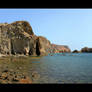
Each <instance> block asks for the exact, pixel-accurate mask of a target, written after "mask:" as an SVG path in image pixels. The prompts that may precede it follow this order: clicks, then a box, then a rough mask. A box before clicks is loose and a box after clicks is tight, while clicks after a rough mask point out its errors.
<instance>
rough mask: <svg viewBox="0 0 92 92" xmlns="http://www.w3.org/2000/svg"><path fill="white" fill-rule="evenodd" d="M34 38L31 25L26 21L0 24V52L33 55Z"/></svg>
mask: <svg viewBox="0 0 92 92" xmlns="http://www.w3.org/2000/svg"><path fill="white" fill-rule="evenodd" d="M36 38H37V36H35V35H34V33H33V30H32V27H31V26H30V24H29V23H28V22H26V21H16V22H14V23H11V24H0V53H1V54H14V55H15V54H26V55H28V54H30V55H34V54H36V53H35V52H36Z"/></svg>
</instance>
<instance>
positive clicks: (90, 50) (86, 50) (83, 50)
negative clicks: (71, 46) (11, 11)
mask: <svg viewBox="0 0 92 92" xmlns="http://www.w3.org/2000/svg"><path fill="white" fill-rule="evenodd" d="M81 52H82V53H85V52H87V53H92V48H88V47H84V48H82V49H81Z"/></svg>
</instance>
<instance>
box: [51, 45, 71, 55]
mask: <svg viewBox="0 0 92 92" xmlns="http://www.w3.org/2000/svg"><path fill="white" fill-rule="evenodd" d="M51 49H52V53H63V52H71V50H70V49H69V47H68V46H65V45H56V44H51Z"/></svg>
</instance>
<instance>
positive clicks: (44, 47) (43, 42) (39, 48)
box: [36, 36, 51, 55]
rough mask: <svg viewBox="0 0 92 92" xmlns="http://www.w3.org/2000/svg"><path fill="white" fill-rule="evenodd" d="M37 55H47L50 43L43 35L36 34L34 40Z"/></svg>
mask: <svg viewBox="0 0 92 92" xmlns="http://www.w3.org/2000/svg"><path fill="white" fill-rule="evenodd" d="M36 41H37V42H36V53H37V55H47V54H48V53H50V50H51V43H50V41H49V40H47V39H46V38H45V37H42V36H38V37H37V40H36Z"/></svg>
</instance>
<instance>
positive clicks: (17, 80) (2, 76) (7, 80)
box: [0, 69, 32, 84]
mask: <svg viewBox="0 0 92 92" xmlns="http://www.w3.org/2000/svg"><path fill="white" fill-rule="evenodd" d="M31 83H32V80H31V79H30V78H29V77H28V76H27V75H25V74H23V73H19V72H15V71H13V70H12V69H11V70H8V69H6V70H4V71H2V72H0V84H31Z"/></svg>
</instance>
